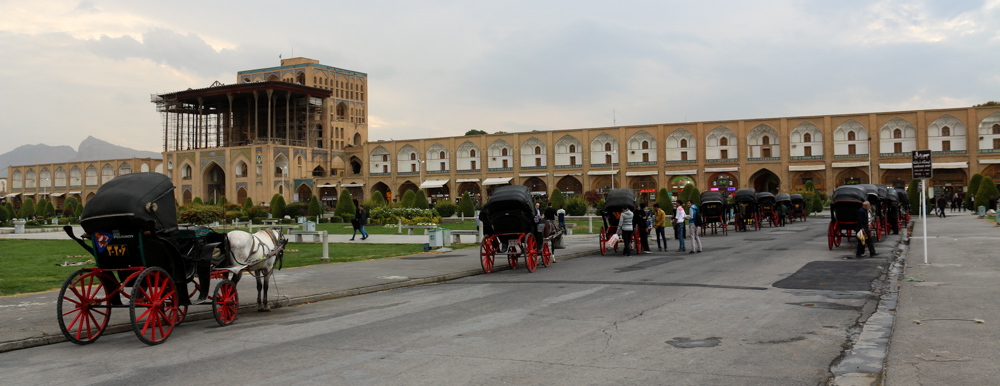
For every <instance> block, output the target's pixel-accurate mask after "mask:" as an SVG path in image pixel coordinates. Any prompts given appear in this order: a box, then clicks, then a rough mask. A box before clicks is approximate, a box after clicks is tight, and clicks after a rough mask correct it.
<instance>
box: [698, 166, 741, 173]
mask: <svg viewBox="0 0 1000 386" xmlns="http://www.w3.org/2000/svg"><path fill="white" fill-rule="evenodd" d="M738 171H740V167H739V166H735V167H729V168H705V173H718V172H738Z"/></svg>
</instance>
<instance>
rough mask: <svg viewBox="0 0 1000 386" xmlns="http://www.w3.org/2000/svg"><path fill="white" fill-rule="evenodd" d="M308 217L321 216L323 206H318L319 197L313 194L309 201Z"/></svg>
mask: <svg viewBox="0 0 1000 386" xmlns="http://www.w3.org/2000/svg"><path fill="white" fill-rule="evenodd" d="M307 214H308V215H309V217H316V216H319V215H322V214H323V206H322V205H320V204H319V197H316V195H315V194H314V195H313V196H312V198H310V199H309V210H308V213H307Z"/></svg>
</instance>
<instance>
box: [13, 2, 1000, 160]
mask: <svg viewBox="0 0 1000 386" xmlns="http://www.w3.org/2000/svg"><path fill="white" fill-rule="evenodd" d="M279 56H281V57H284V58H289V57H308V58H312V59H317V60H319V61H320V62H321V63H323V64H326V65H330V66H334V67H339V68H344V69H349V70H354V71H360V72H364V73H367V74H368V81H369V87H368V88H369V90H368V91H369V95H368V97H369V139H370V140H379V139H396V140H399V139H410V138H427V137H441V136H452V135H462V134H464V133H465V132H466V131H468V130H471V129H479V130H485V131H487V132H490V133H493V132H496V131H507V132H519V131H531V130H551V129H573V128H589V127H606V126H612V125H618V126H625V125H642V124H658V123H681V122H693V121H715V120H730V119H753V118H767V117H784V116H810V115H825V114H846V113H866V112H878V111H897V110H916V109H936V108H953V107H968V106H972V105H974V104H978V103H983V102H986V101H989V100H1000V0H985V1H965V0H947V1H898V0H883V1H878V0H876V1H856V0H836V1H834V0H827V1H822V0H813V1H786V0H768V1H749V0H735V1H728V0H720V1H699V2H692V1H663V0H661V1H615V2H608V1H600V2H597V1H537V0H535V1H516V0H515V1H436V0H425V1H379V0H366V1H360V2H359V1H298V2H276V1H275V2H267V1H256V0H243V1H186V0H174V1H158V2H153V1H134V0H124V1H100V0H87V1H62V0H32V1H12V0H0V154H2V153H5V152H7V151H10V150H12V149H14V148H16V147H18V146H21V145H25V144H39V143H44V144H47V145H53V146H57V145H69V146H72V147H74V148H75V147H76V146H77V145H78V144H79V143H80V142H81V141H82V140H83V139H85V138H86V137H87V136H94V137H97V138H100V139H102V140H105V141H109V142H111V143H114V144H116V145H120V146H127V147H131V148H135V149H141V150H150V151H162V150H163V149H162V142H163V137H162V123H161V122H162V121H161V119H162V118H161V116H160V114H159V113H157V112H156V109H155V105H153V104H152V103H150V95H151V94H156V93H165V92H173V91H180V90H185V89H188V88H203V87H208V86H209V85H211V84H212V83H213V82H214V81H217V80H218V81H220V82H222V83H224V84H231V83H235V82H236V73H237V72H238V71H241V70H249V69H256V68H264V67H272V66H277V65H279V63H280V59H279Z"/></svg>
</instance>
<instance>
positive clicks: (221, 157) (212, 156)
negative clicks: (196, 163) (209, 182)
mask: <svg viewBox="0 0 1000 386" xmlns="http://www.w3.org/2000/svg"><path fill="white" fill-rule="evenodd" d="M212 161H215V163H216V164H218V165H219V167H221V168H222V170H223V171H225V170H226V151H225V150H213V151H203V152H201V170H205V167H206V166H208V163H209V162H212Z"/></svg>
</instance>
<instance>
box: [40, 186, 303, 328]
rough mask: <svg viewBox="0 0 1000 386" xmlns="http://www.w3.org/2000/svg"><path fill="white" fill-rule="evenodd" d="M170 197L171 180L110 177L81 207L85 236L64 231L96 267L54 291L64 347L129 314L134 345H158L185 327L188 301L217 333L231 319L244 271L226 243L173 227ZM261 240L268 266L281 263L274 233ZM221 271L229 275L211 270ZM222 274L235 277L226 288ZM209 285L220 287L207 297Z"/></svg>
mask: <svg viewBox="0 0 1000 386" xmlns="http://www.w3.org/2000/svg"><path fill="white" fill-rule="evenodd" d="M173 190H174V186H173V184H172V183H171V182H170V179H169V178H168V177H167V176H165V175H163V174H160V173H133V174H128V175H124V176H121V177H117V178H115V179H114V180H111V181H109V182H107V183H106V184H104V185H103V186H101V188H100V189H99V190H98V191H97V194H96V195H95V196H94V197H93V198H92V199H90V201H89V202H88V203H87V206H86V207H84V210H83V213H82V215H81V217H80V225H81V226H82V227H83V230H84V232H85V233H84V234H83V235H82V236H81V237H80V238H78V237H76V236H75V235H74V234H73V228H72V227H70V226H66V227H64V228H63V229H64V230H65V231H66V234H67V235H69V237H70V238H72V239H73V240H75V241H76V242H77V243H79V244H80V246H82V247H83V248H84V249H85V250H87V251H88V252H90V253H91V254H92V255H93V256H94V260H95V262H96V265H97V267H96V268H84V269H80V270H78V271H76V272H74V273H73V274H72V275H70V276H69V278H67V279H66V282H65V283H64V284H63V286H62V289H60V291H59V299H58V301H57V305H56V308H57V311H58V315H57V318H58V320H59V327H60V329H61V330H62V333H63V335H64V336H65V337H66V339H68V340H69V341H71V342H73V343H77V344H88V343H92V342H94V341H96V340H97V339H98V338H99V337H100V336H101V335H102V334H103V332H104V330H105V329H106V328H107V325H108V321H109V320H110V318H111V311H112V309H115V308H128V309H129V317H130V320H131V325H132V331H134V332H135V335H136V336H137V337H138V338H139V340H141V341H142V342H144V343H146V344H150V345H155V344H159V343H162V342H163V341H165V340H166V339H167V338H168V337H169V336H170V333H171V332H172V331H173V328H174V327H176V326H177V325H178V324H180V323H181V322H183V321H184V318H185V317H186V315H187V310H188V306H189V305H191V304H192V302H191V297H192V296H194V295H195V294H199V298H202V299H204V300H205V301H206V302H210V303H211V304H212V312H213V315H214V316H215V320H216V322H218V323H219V324H220V325H228V324H230V323H232V322H233V321H234V320H235V319H236V316H237V313H238V310H239V297H238V295H237V293H236V282H237V281H238V280H239V274H240V273H242V271H243V270H244V269H246V268H247V265H245V264H244V265H239V264H232V262H233V260H234V256H236V255H238V254H234V252H233V251H232V250H231V249H232V247H231V246H230V243H229V239H228V237H227V235H224V234H220V233H216V232H214V231H212V230H211V229H209V228H207V227H199V226H178V224H177V212H176V207H175V204H174V194H173ZM268 232H269V233H271V234H272V235H274V234H276V236H272V239H273V240H274V242H273V243H272V244H271V247H270V249H269V252H270V253H269V254H270V259H269V261H271V262H272V263H273V261H274V259H275V258H278V259H280V257H281V254H282V251H283V247H284V240H283V239H282V237H281V236H280V233H276V232H275V231H268ZM242 233H245V232H242ZM88 242H89V243H88ZM263 247H264V245H260V246H259V247H255V248H256V249H258V250H261V248H263ZM235 248H237V249H241V250H245V249H246V248H244V247H243V246H242V245H237V246H236V247H235ZM237 260H238V259H237ZM243 261H244V262H245V261H246V260H245V259H244V260H243ZM222 263H227V264H223V265H228V266H231V267H234V268H231V269H223V268H217V267H218V266H219V265H220V264H222ZM229 273H236V274H237V276H236V277H235V278H234V279H233V280H229V279H228V278H227V277H228V276H229V275H228V274H229ZM196 274H197V275H196ZM195 276H197V277H198V280H197V281H194V278H195ZM210 280H221V281H220V282H219V283H218V284H217V285H216V286H215V291H214V292H213V294H212V295H211V296H208V290H209V285H210ZM258 280H259V279H258ZM189 283H190V284H192V286H193V289H192V290H191V291H188V288H189V286H188V284H189ZM259 284H260V283H259V281H258V288H259V287H260V285H259ZM122 298H125V301H123V300H122ZM199 300H201V299H199ZM259 302H260V299H259V294H258V303H259ZM265 302H266V290H265Z"/></svg>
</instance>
